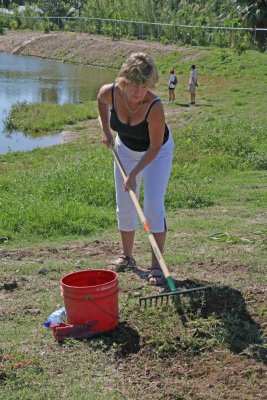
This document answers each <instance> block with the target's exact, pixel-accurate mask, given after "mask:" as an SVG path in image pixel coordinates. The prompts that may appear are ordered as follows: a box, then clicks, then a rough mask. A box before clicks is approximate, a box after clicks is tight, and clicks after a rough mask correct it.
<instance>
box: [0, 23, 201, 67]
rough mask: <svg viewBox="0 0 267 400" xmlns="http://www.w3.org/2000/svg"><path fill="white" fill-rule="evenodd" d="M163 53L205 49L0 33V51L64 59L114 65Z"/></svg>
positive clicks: (73, 36) (188, 57)
mask: <svg viewBox="0 0 267 400" xmlns="http://www.w3.org/2000/svg"><path fill="white" fill-rule="evenodd" d="M138 51H144V52H148V53H149V54H151V55H153V56H154V57H157V55H159V54H168V53H170V52H175V51H177V52H179V53H180V55H181V54H182V56H183V59H184V61H185V60H194V59H196V58H198V57H199V56H200V55H202V54H203V53H204V52H199V51H198V52H196V53H195V54H193V55H192V51H191V52H190V54H189V52H188V50H187V49H186V48H185V47H178V46H176V45H163V44H160V43H157V42H147V41H142V40H138V41H133V40H132V41H131V40H119V41H114V40H112V39H111V38H108V37H105V38H103V37H101V36H97V35H89V34H87V33H73V32H57V33H50V34H44V33H42V32H32V31H29V32H28V31H27V32H24V31H6V32H5V35H2V36H0V52H7V53H11V54H17V55H18V54H21V55H28V56H33V57H41V58H48V59H52V60H58V61H62V62H73V63H77V64H88V65H97V66H112V65H115V64H116V60H122V59H123V58H124V57H126V56H127V54H129V53H131V52H138Z"/></svg>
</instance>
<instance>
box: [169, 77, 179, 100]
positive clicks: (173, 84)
mask: <svg viewBox="0 0 267 400" xmlns="http://www.w3.org/2000/svg"><path fill="white" fill-rule="evenodd" d="M176 82H177V78H176V75H175V73H174V70H173V69H171V70H170V76H169V102H171V101H172V102H174V100H175V87H176Z"/></svg>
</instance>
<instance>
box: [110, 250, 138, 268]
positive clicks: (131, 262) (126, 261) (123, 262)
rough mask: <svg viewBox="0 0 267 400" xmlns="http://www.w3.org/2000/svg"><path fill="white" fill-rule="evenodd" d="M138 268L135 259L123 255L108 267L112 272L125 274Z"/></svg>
mask: <svg viewBox="0 0 267 400" xmlns="http://www.w3.org/2000/svg"><path fill="white" fill-rule="evenodd" d="M135 267H136V261H135V259H134V258H133V257H130V256H126V255H125V254H121V255H120V256H119V257H118V258H117V260H116V261H114V262H111V263H110V264H109V265H108V269H109V270H110V271H116V272H124V271H126V270H130V269H132V268H135Z"/></svg>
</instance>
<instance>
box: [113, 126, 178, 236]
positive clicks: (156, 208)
mask: <svg viewBox="0 0 267 400" xmlns="http://www.w3.org/2000/svg"><path fill="white" fill-rule="evenodd" d="M116 147H117V151H118V154H119V157H120V160H121V162H122V165H123V167H124V169H125V171H126V174H127V175H128V174H129V173H130V171H131V170H132V169H133V168H134V166H135V165H136V164H137V163H138V161H139V160H140V159H141V158H142V157H143V155H144V154H145V151H142V152H140V151H133V150H130V149H128V147H126V146H125V145H124V144H123V143H122V142H121V140H120V138H119V137H118V136H117V137H116ZM173 149H174V142H173V138H172V136H171V133H170V136H169V139H168V140H167V142H166V143H165V144H164V145H163V146H162V147H161V149H160V151H159V153H158V154H157V156H156V158H155V159H154V160H153V161H151V162H150V163H149V164H148V165H147V166H146V167H145V168H144V169H143V170H142V171H141V172H140V173H139V174H138V175H137V176H136V183H137V187H136V191H135V194H136V196H137V198H139V193H140V186H141V181H142V180H143V181H144V214H145V217H146V219H147V221H148V224H149V225H150V228H151V231H152V232H153V233H160V232H164V231H165V230H167V224H166V214H165V206H164V199H165V193H166V188H167V185H168V181H169V177H170V174H171V168H172V159H173ZM114 176H115V185H116V203H117V208H116V213H117V218H118V227H119V230H120V231H126V232H129V231H135V230H137V229H138V214H137V212H136V209H135V207H134V204H133V201H132V199H131V197H130V195H129V193H128V192H124V185H123V178H122V175H121V172H120V170H119V168H118V166H117V164H116V162H115V161H114Z"/></svg>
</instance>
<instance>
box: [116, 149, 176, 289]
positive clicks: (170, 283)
mask: <svg viewBox="0 0 267 400" xmlns="http://www.w3.org/2000/svg"><path fill="white" fill-rule="evenodd" d="M112 152H113V155H114V158H115V161H116V163H117V165H118V168H119V170H120V172H121V175H122V177H123V179H124V181H125V180H126V178H127V174H126V172H125V170H124V168H123V165H122V163H121V160H120V158H119V155H118V152H117V150H116V149H115V148H114V147H112ZM128 192H129V195H130V197H131V199H132V201H133V203H134V206H135V209H136V211H137V214H138V216H139V219H140V221H141V223H142V225H143V228H144V231H145V233H146V234H147V236H148V239H149V242H150V244H151V247H152V249H153V251H154V254H155V256H156V257H157V260H158V263H159V265H160V268H161V269H162V272H163V275H164V277H165V279H166V280H167V283H168V286H169V288H170V290H171V291H172V292H175V291H176V288H175V284H174V282H173V279H172V278H171V276H170V272H169V270H168V268H167V265H166V263H165V261H164V259H163V257H162V254H161V251H160V249H159V247H158V244H157V242H156V240H155V237H154V235H153V233H152V232H151V228H150V226H149V224H148V222H147V220H146V217H145V215H144V213H143V210H142V208H141V206H140V203H139V201H138V199H137V197H136V194H135V192H134V191H133V190H132V189H129V190H128Z"/></svg>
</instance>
